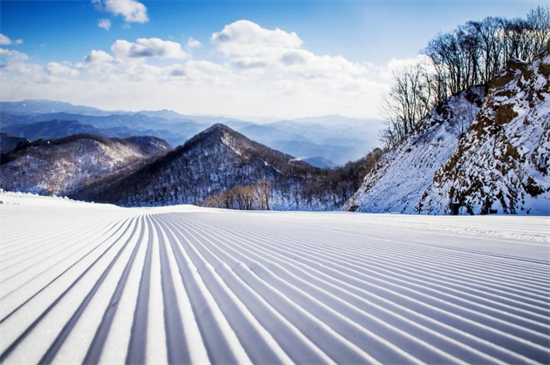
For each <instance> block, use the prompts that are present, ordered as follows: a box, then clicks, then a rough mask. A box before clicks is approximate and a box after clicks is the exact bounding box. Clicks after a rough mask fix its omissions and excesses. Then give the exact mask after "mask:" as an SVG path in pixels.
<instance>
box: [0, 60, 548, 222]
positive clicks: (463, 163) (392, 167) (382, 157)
mask: <svg viewBox="0 0 550 365" xmlns="http://www.w3.org/2000/svg"><path fill="white" fill-rule="evenodd" d="M549 76H550V55H549V52H546V53H543V54H541V55H540V56H538V57H537V58H535V60H534V61H533V62H530V63H524V62H521V61H518V60H515V59H512V60H511V61H510V62H508V64H507V67H506V69H505V70H504V71H503V72H502V73H500V74H499V75H497V76H496V77H495V78H493V79H492V80H491V81H490V82H489V83H488V84H485V85H477V86H473V87H470V88H469V89H467V90H464V91H462V92H460V93H457V94H455V95H452V96H450V97H449V98H447V99H445V100H443V101H441V102H440V103H439V104H437V105H436V106H435V107H434V108H433V109H432V110H431V111H430V112H429V113H428V114H427V115H426V116H425V117H424V118H423V119H422V120H421V121H420V122H419V123H417V124H416V125H415V127H414V130H413V132H412V133H411V134H410V135H408V136H407V137H406V138H404V139H403V141H401V142H400V143H399V144H398V145H397V146H395V147H394V148H391V149H388V150H386V151H382V150H380V149H370V150H369V151H370V152H369V153H365V152H361V153H360V154H359V152H358V151H364V150H365V149H366V148H367V147H366V146H369V144H368V143H367V142H365V140H367V139H369V138H374V137H373V133H370V134H369V135H368V136H362V135H363V133H364V130H365V129H361V128H367V129H368V128H372V125H369V126H367V124H365V123H364V122H361V121H359V120H354V119H352V120H350V119H347V118H342V117H334V116H329V117H323V118H306V119H302V120H298V121H277V122H273V121H270V122H268V123H264V124H255V123H252V122H247V121H240V120H236V119H231V118H229V119H228V120H227V123H223V124H222V123H212V121H217V120H219V119H220V118H219V117H212V119H210V122H207V121H208V120H209V119H208V118H209V117H206V116H202V117H201V118H199V119H200V120H195V119H185V118H182V115H180V114H178V113H175V112H171V111H159V112H140V113H133V114H132V113H125V112H120V113H118V114H108V115H86V114H72V113H68V112H67V111H66V110H59V109H62V108H61V106H67V105H66V104H64V103H61V104H57V103H54V104H55V105H56V108H57V109H56V108H52V107H46V106H44V105H43V104H41V103H39V102H35V103H31V104H29V105H31V106H33V107H35V106H36V110H38V111H39V112H38V113H30V112H29V111H30V110H31V109H29V107H28V105H27V104H25V107H24V108H27V109H24V108H22V107H21V105H20V104H17V103H15V104H9V103H8V104H5V103H3V104H1V105H0V106H1V107H2V110H1V112H0V116H1V117H2V133H1V134H0V145H1V149H2V154H1V161H0V162H1V164H0V177H1V178H2V179H1V187H2V188H3V189H6V190H15V191H27V192H35V193H39V194H45V195H68V196H70V197H73V198H78V199H83V200H91V201H98V202H109V203H115V204H118V205H123V206H143V205H145V206H156V205H167V204H182V203H188V204H198V205H204V206H211V207H223V208H237V209H279V210H286V209H295V210H334V209H340V208H342V207H343V208H342V209H344V210H348V211H361V212H376V213H381V212H397V213H421V214H449V213H459V214H488V213H505V214H543V215H550V81H549ZM43 103H46V104H47V102H43ZM5 105H7V106H8V107H7V110H8V111H9V112H10V113H8V112H7V111H6V110H5V109H3V106H5ZM18 105H19V107H18ZM37 105H41V106H40V107H38V106H37ZM69 105H70V104H69ZM67 108H69V109H71V108H72V106H71V107H69V106H67ZM75 108H77V110H78V111H79V112H82V111H84V112H86V113H94V112H97V113H98V114H101V112H98V111H97V110H94V109H93V108H92V109H86V108H85V107H75ZM79 108H84V109H79ZM22 110H25V111H26V114H24V113H23V112H22ZM46 110H49V111H52V110H53V111H54V113H50V114H41V113H42V112H44V111H46ZM72 111H74V110H72ZM6 132H7V133H6ZM149 132H150V133H149ZM141 134H151V135H150V136H144V135H141ZM164 135H166V136H169V137H170V138H171V139H168V140H167V141H166V140H164V139H162V138H159V136H160V137H162V136H164ZM187 136H189V137H187ZM358 136H362V137H361V138H362V141H360V140H358V139H357V138H358ZM59 137H61V138H59ZM179 140H184V141H185V142H184V143H181V144H180V143H174V144H173V145H174V146H176V147H175V148H173V147H172V144H171V143H170V142H171V141H176V142H177V141H179ZM272 146H277V148H274V147H272ZM346 146H347V147H346ZM288 151H292V152H293V153H290V152H288ZM301 151H309V152H311V154H310V155H309V156H308V155H303V154H301V153H300V152H301ZM353 154H355V155H361V156H362V157H360V158H358V159H356V160H354V161H352V162H348V163H345V164H343V165H342V163H341V164H340V166H337V167H333V161H334V162H335V161H344V160H345V158H344V156H352V155H353Z"/></svg>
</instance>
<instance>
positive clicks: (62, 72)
mask: <svg viewBox="0 0 550 365" xmlns="http://www.w3.org/2000/svg"><path fill="white" fill-rule="evenodd" d="M44 71H45V72H46V74H48V76H55V77H77V76H78V75H79V72H78V71H77V70H75V69H73V68H71V67H69V66H66V65H62V64H60V63H57V62H49V63H48V64H47V65H46V66H45V67H44Z"/></svg>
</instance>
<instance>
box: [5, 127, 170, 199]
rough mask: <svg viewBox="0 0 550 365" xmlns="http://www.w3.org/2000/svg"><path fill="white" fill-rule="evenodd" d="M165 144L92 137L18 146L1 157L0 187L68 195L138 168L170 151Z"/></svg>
mask: <svg viewBox="0 0 550 365" xmlns="http://www.w3.org/2000/svg"><path fill="white" fill-rule="evenodd" d="M170 150H171V147H170V145H169V144H167V143H166V142H165V141H163V140H161V139H158V138H154V137H134V138H128V139H119V138H111V139H109V138H105V137H101V136H96V135H85V134H83V135H73V136H70V137H65V138H60V139H52V140H45V139H40V140H38V141H35V142H28V143H26V144H19V146H18V147H17V148H16V149H15V150H14V151H13V152H11V153H9V154H7V155H3V156H2V161H1V165H0V176H1V177H2V179H1V182H0V184H1V187H2V188H3V189H4V190H9V191H22V192H32V193H38V194H42V195H72V194H75V193H77V192H79V191H81V190H82V189H85V188H86V187H87V186H88V185H90V184H93V183H94V182H95V181H96V180H97V179H103V178H105V176H107V175H109V174H113V173H115V172H117V171H118V170H121V169H124V170H126V171H127V172H129V170H131V169H132V168H133V167H138V166H141V165H140V164H141V163H143V162H144V161H149V160H150V159H154V158H156V157H158V156H160V155H163V154H165V153H166V152H168V151H170Z"/></svg>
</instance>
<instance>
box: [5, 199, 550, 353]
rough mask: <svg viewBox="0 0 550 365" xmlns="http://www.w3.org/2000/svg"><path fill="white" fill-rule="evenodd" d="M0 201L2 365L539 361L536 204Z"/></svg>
mask: <svg viewBox="0 0 550 365" xmlns="http://www.w3.org/2000/svg"><path fill="white" fill-rule="evenodd" d="M0 200H1V201H2V202H3V204H2V205H1V209H0V218H1V220H0V222H1V224H2V227H1V228H2V229H1V232H2V240H1V243H0V245H1V246H0V248H1V252H2V255H1V257H0V262H1V265H0V273H1V275H0V282H1V285H0V361H1V362H3V363H6V364H12V363H13V364H15V363H52V362H53V363H117V364H118V363H167V362H169V363H173V364H176V363H191V362H193V363H231V364H237V363H238V364H244V363H270V364H279V363H285V364H288V363H302V364H303V363H315V364H324V363H361V364H363V363H399V364H402V363H423V362H428V363H445V364H450V363H499V362H501V363H502V362H503V363H548V362H549V361H550V350H549V348H548V343H549V341H550V335H549V330H550V318H549V312H548V309H549V308H550V298H549V297H548V292H549V291H550V257H549V250H548V247H549V246H548V245H549V244H550V242H548V234H549V232H548V227H549V226H548V224H549V218H548V217H525V216H524V217H512V216H486V217H479V216H478V217H449V216H442V217H433V216H404V215H390V214H386V215H372V214H361V215H358V214H350V213H344V212H332V213H304V212H292V213H287V212H265V211H264V212H243V211H229V210H218V209H207V208H198V207H193V206H172V207H162V208H120V207H115V206H111V205H104V204H89V203H81V202H75V201H70V200H67V199H61V198H57V199H55V198H46V197H37V196H32V195H27V194H14V193H3V194H1V195H0ZM457 233H459V234H457ZM505 237H506V238H505ZM512 238H513V239H512Z"/></svg>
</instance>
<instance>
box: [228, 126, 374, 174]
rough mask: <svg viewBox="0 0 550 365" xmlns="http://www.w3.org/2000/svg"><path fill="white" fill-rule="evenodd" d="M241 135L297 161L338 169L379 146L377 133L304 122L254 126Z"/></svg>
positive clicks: (244, 130) (357, 128)
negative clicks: (325, 163) (314, 160)
mask: <svg viewBox="0 0 550 365" xmlns="http://www.w3.org/2000/svg"><path fill="white" fill-rule="evenodd" d="M344 121H345V119H344ZM353 121H355V122H357V121H356V120H355V119H353ZM357 123H358V122H357ZM369 128H370V127H368V128H367V129H369ZM239 132H240V133H242V134H244V135H245V136H247V137H248V138H251V139H253V140H255V141H258V142H260V143H262V144H265V145H266V146H269V147H271V148H273V149H276V150H278V151H283V152H285V153H288V154H290V155H293V156H297V157H298V158H301V159H306V158H313V157H318V158H322V159H325V160H329V161H334V163H335V164H337V165H344V164H345V163H346V162H348V161H354V160H357V159H358V158H361V157H362V156H364V155H365V153H366V152H368V151H369V150H371V149H372V148H373V147H375V146H376V145H377V142H375V141H374V140H376V138H377V135H378V131H375V130H370V129H369V130H363V129H361V128H360V127H357V126H355V125H354V126H350V127H348V128H345V127H343V126H341V125H330V124H308V123H307V122H305V121H302V120H296V121H294V120H292V121H279V122H275V123H270V124H264V125H251V126H248V127H246V128H243V129H239Z"/></svg>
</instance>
